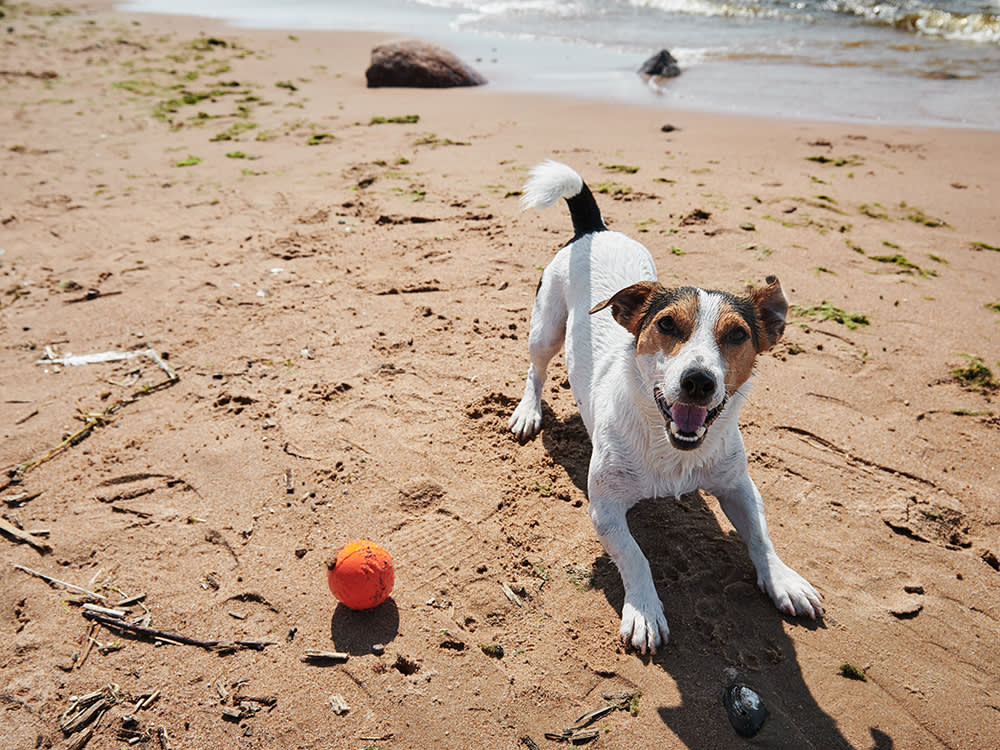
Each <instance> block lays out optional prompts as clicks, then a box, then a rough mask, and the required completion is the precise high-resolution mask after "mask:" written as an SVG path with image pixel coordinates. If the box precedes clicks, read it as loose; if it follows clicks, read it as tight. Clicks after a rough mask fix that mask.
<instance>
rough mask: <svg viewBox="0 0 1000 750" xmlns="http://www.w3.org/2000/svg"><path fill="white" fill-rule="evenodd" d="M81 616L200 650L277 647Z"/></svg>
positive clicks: (89, 614) (94, 614) (86, 614)
mask: <svg viewBox="0 0 1000 750" xmlns="http://www.w3.org/2000/svg"><path fill="white" fill-rule="evenodd" d="M81 614H82V615H83V616H84V617H86V618H87V619H88V620H94V621H95V622H99V623H101V625H104V626H105V627H107V628H118V629H119V630H125V631H127V632H129V633H135V634H136V635H144V636H146V637H148V638H159V639H161V640H166V641H171V642H172V643H178V644H181V645H184V646H198V647H199V648H206V649H209V650H213V651H228V650H232V649H237V648H250V649H254V650H255V651H261V650H263V649H264V648H265V647H267V646H273V645H275V641H203V640H199V639H198V638H190V637H188V636H186V635H179V634H177V633H168V632H166V631H164V630H156V629H154V628H147V627H144V626H142V625H133V624H132V623H130V622H125V621H124V620H119V619H117V618H115V617H106V616H104V615H101V614H98V613H97V612H89V611H86V610H84V611H83V612H81Z"/></svg>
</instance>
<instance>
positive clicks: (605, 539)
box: [590, 494, 670, 654]
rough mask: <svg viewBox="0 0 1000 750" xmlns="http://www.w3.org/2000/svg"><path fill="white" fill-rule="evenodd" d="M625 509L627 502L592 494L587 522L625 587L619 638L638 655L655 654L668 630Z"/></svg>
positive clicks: (647, 568) (661, 607)
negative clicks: (630, 529)
mask: <svg viewBox="0 0 1000 750" xmlns="http://www.w3.org/2000/svg"><path fill="white" fill-rule="evenodd" d="M629 507H631V503H627V502H624V501H622V500H618V499H614V498H609V497H606V496H605V497H602V496H601V495H600V494H592V495H591V497H590V519H591V521H593V522H594V529H595V530H596V531H597V537H598V538H599V539H600V540H601V544H603V545H604V549H605V550H606V551H607V553H608V556H610V557H611V559H612V560H613V561H614V563H615V565H617V566H618V571H619V572H620V573H621V576H622V582H623V583H624V584H625V604H624V606H623V607H622V624H621V630H620V631H619V633H620V635H621V639H622V641H624V643H625V645H626V646H629V645H631V646H632V647H633V648H634V649H636V650H637V651H638V652H639V653H641V654H645V653H646V652H647V651H650V652H652V653H654V654H655V653H656V649H657V648H658V647H659V646H661V645H663V644H665V643H666V642H667V639H668V638H669V637H670V628H668V627H667V618H666V617H665V616H664V614H663V604H662V603H661V602H660V597H659V596H657V595H656V587H655V586H654V585H653V576H652V573H650V570H649V563H648V562H647V561H646V556H645V555H643V554H642V550H641V549H639V545H638V544H637V543H636V541H635V539H634V538H633V536H632V533H631V532H630V531H629V528H628V521H627V519H626V517H625V514H626V512H627V511H628V509H629Z"/></svg>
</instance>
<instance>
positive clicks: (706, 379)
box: [681, 370, 715, 403]
mask: <svg viewBox="0 0 1000 750" xmlns="http://www.w3.org/2000/svg"><path fill="white" fill-rule="evenodd" d="M681 391H682V392H683V393H684V396H685V397H686V398H688V399H689V400H691V401H692V402H695V403H700V402H704V401H708V399H710V398H711V397H712V393H713V392H714V391H715V376H713V375H712V373H710V372H708V370H688V371H687V372H685V373H684V374H683V375H682V376H681Z"/></svg>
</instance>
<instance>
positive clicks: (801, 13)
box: [416, 0, 1000, 44]
mask: <svg viewBox="0 0 1000 750" xmlns="http://www.w3.org/2000/svg"><path fill="white" fill-rule="evenodd" d="M416 2H417V3H418V4H420V5H426V6H431V7H436V8H450V9H453V10H457V11H460V17H459V25H460V26H471V25H475V24H476V23H479V22H490V21H494V22H495V21H517V20H519V19H521V20H525V19H549V20H551V21H555V22H558V21H560V20H576V21H591V22H593V23H596V24H599V23H601V22H602V20H601V19H602V18H604V17H607V16H609V15H612V14H616V13H617V14H620V13H625V12H632V11H649V12H653V13H664V14H684V15H691V16H704V17H724V18H746V19H768V20H777V21H797V22H799V23H819V24H822V23H824V22H829V21H830V20H832V19H831V16H834V17H835V16H841V17H843V16H849V17H851V18H854V19H858V20H861V21H862V22H864V23H867V24H871V25H875V26H887V27H891V28H895V29H897V30H899V31H903V32H908V33H913V34H923V35H926V36H935V37H940V38H944V39H948V40H952V41H964V42H975V43H980V44H1000V15H997V14H995V13H990V12H983V11H981V9H982V7H983V6H982V5H981V4H980V3H981V0H979V1H978V2H975V3H972V2H967V0H943V2H950V3H951V4H952V5H953V6H954V7H953V8H952V9H947V8H942V7H933V6H929V5H925V4H923V2H921V0H794V1H793V2H786V1H783V0H569V1H566V0H416ZM963 2H966V5H965V6H963V5H962V4H963ZM959 7H965V8H968V9H969V10H971V9H972V8H976V12H968V13H966V12H961V11H960V10H959Z"/></svg>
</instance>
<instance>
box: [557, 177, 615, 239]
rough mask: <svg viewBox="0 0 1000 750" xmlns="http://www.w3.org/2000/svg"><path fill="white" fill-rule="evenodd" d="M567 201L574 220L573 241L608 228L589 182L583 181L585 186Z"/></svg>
mask: <svg viewBox="0 0 1000 750" xmlns="http://www.w3.org/2000/svg"><path fill="white" fill-rule="evenodd" d="M566 203H567V205H568V206H569V215H570V218H571V219H572V220H573V239H572V240H571V241H572V242H575V241H576V240H578V239H580V238H581V237H585V236H586V235H588V234H591V233H593V232H603V231H605V230H606V229H607V228H608V227H607V225H606V224H605V223H604V217H603V216H601V209H600V208H598V206H597V201H596V200H594V194H593V193H591V192H590V188H589V187H587V183H583V188H582V189H581V190H580V192H579V193H577V194H576V195H574V196H573V197H572V198H567V199H566ZM567 244H569V243H567Z"/></svg>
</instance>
